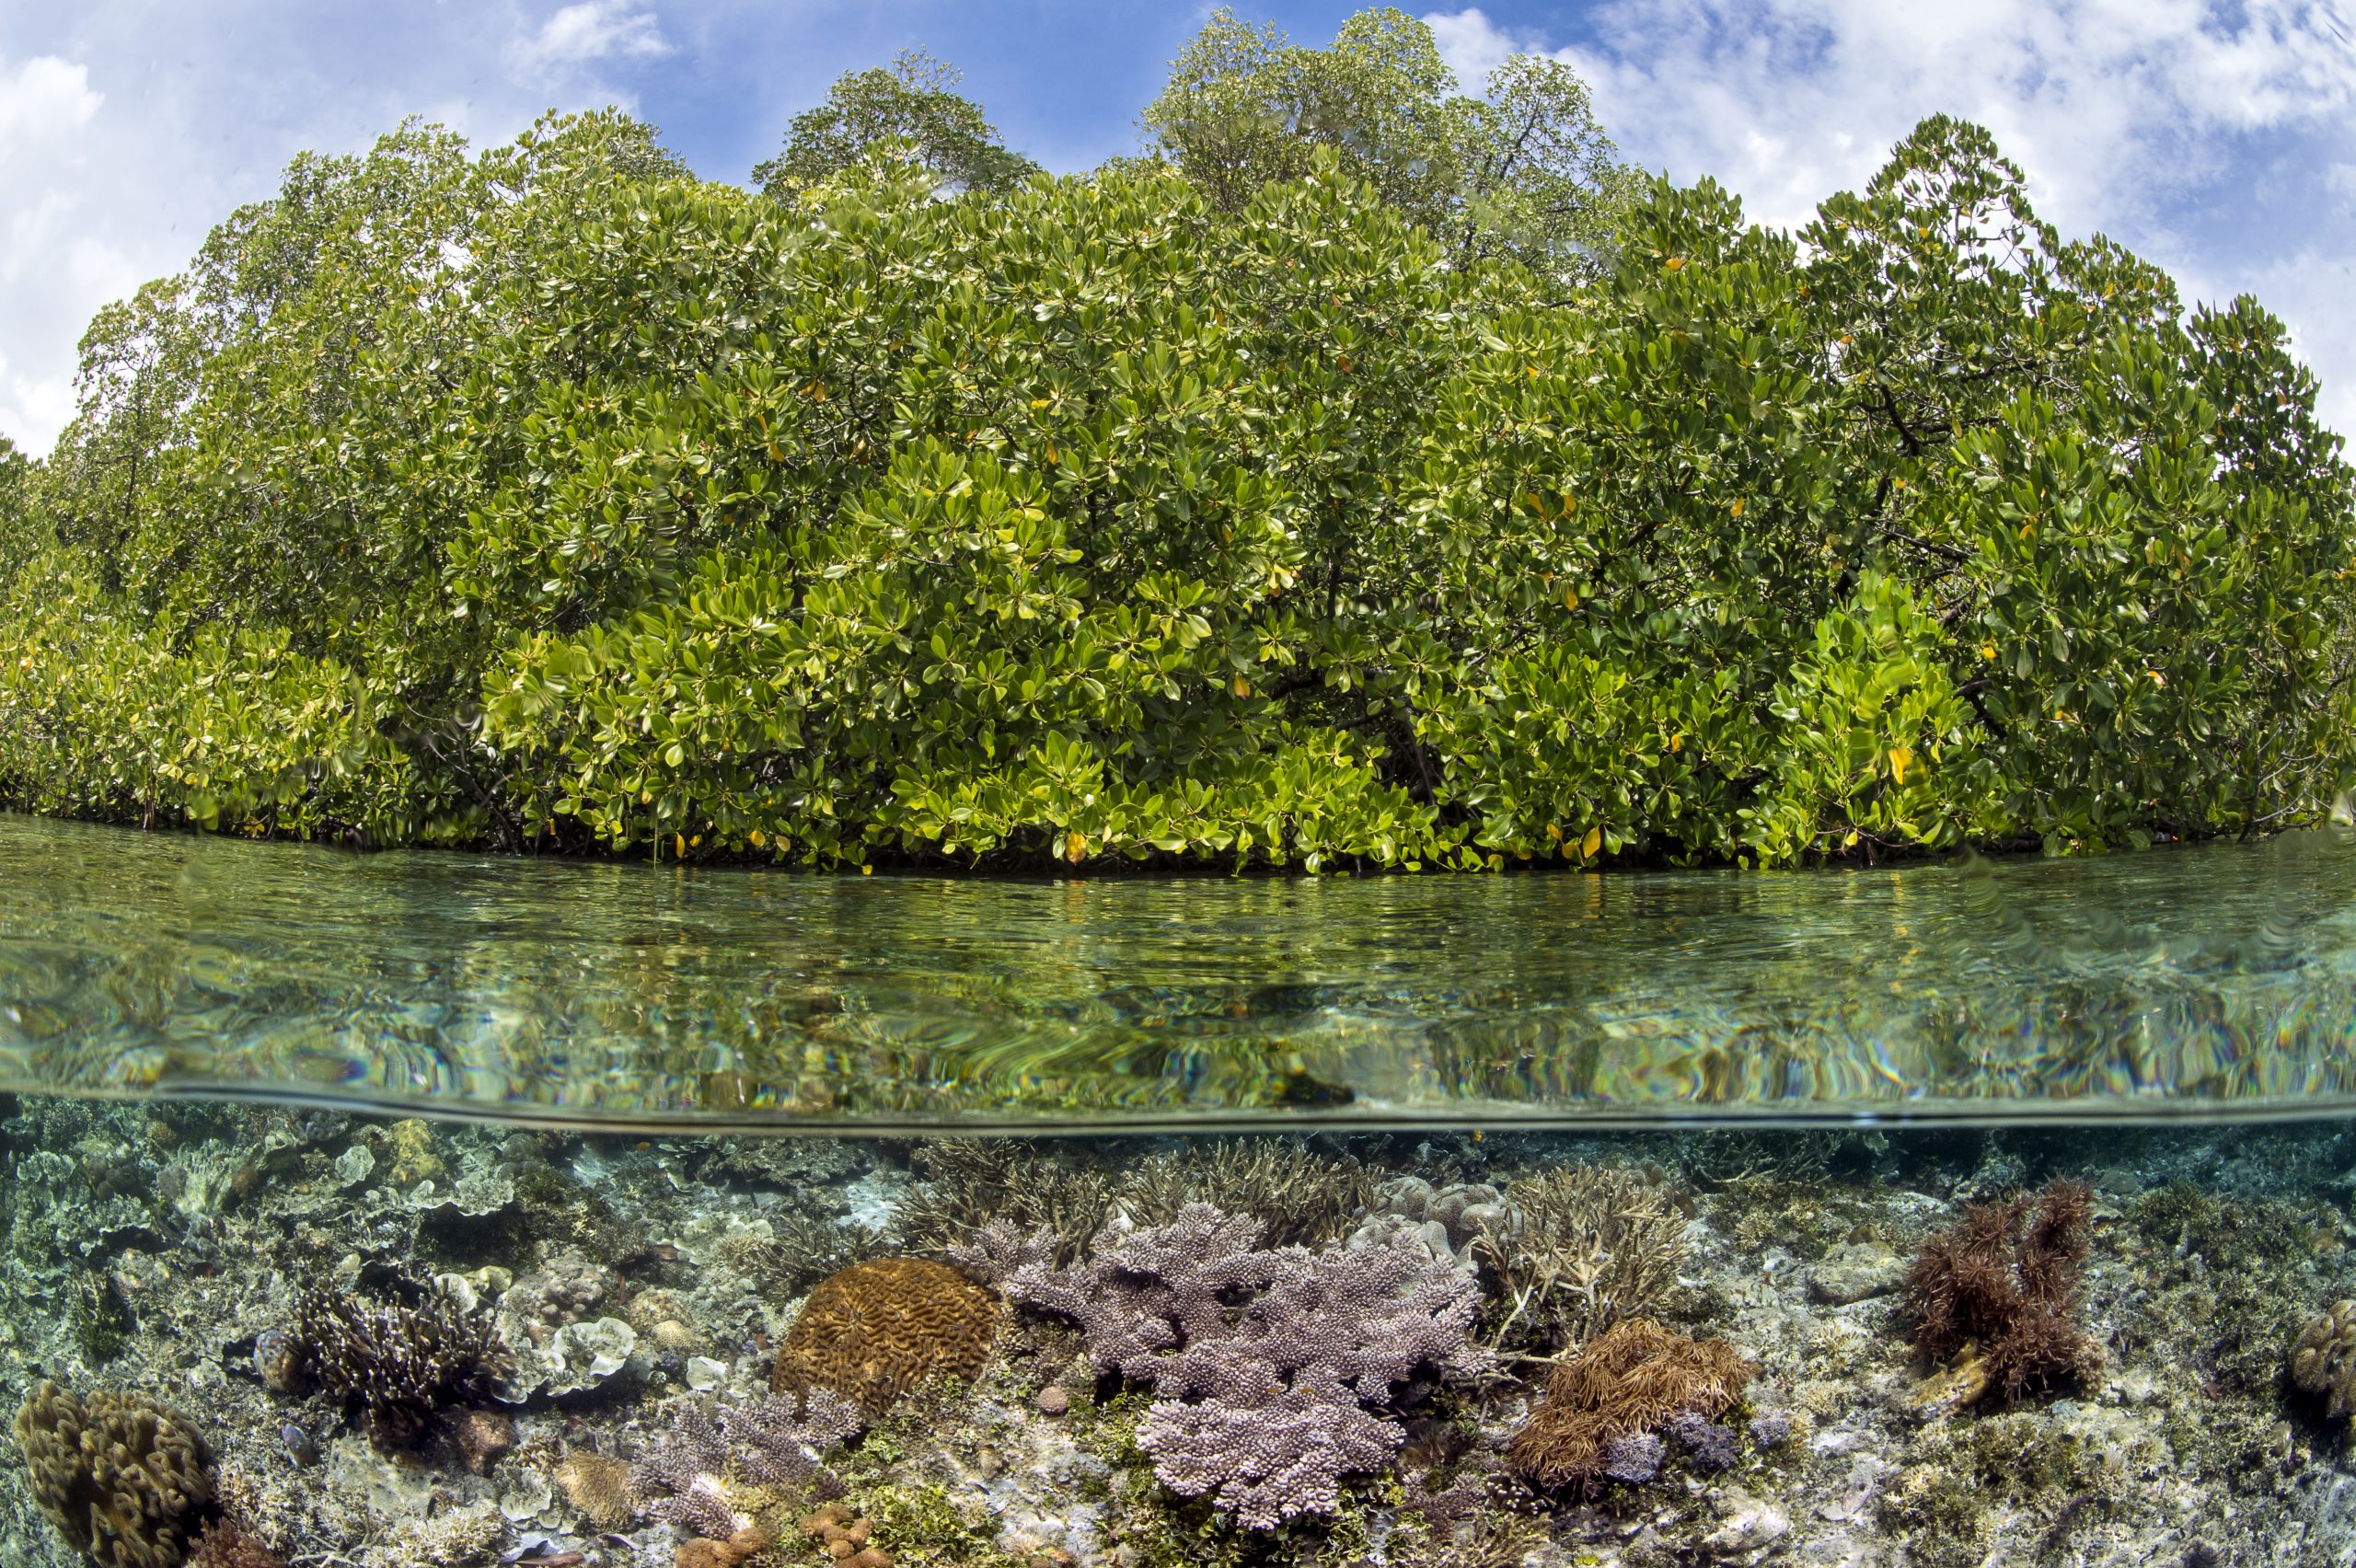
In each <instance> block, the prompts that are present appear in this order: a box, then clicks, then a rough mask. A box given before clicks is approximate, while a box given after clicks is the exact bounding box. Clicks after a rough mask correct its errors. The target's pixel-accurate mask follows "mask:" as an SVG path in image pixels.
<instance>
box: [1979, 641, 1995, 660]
mask: <svg viewBox="0 0 2356 1568" xmlns="http://www.w3.org/2000/svg"><path fill="white" fill-rule="evenodd" d="M1980 656H1981V658H1982V659H1993V658H1994V657H1995V656H1996V645H1995V644H1994V643H1992V642H1983V643H1981V645H1980Z"/></svg>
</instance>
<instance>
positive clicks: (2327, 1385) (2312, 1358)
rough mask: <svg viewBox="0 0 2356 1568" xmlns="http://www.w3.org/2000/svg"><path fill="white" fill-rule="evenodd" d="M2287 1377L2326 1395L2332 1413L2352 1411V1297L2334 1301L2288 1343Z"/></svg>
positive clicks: (2355, 1379)
mask: <svg viewBox="0 0 2356 1568" xmlns="http://www.w3.org/2000/svg"><path fill="white" fill-rule="evenodd" d="M2291 1380H2292V1382H2294V1383H2296V1384H2298V1385H2299V1387H2301V1388H2302V1389H2306V1391H2307V1392H2309V1393H2311V1394H2327V1395H2329V1396H2330V1399H2331V1405H2330V1413H2331V1414H2332V1415H2334V1416H2342V1415H2346V1414H2348V1413H2349V1412H2351V1411H2356V1301H2339V1302H2335V1303H2333V1305H2332V1309H2331V1310H2330V1311H2328V1312H2326V1313H2325V1314H2324V1315H2323V1316H2322V1317H2320V1318H2317V1319H2316V1320H2315V1321H2314V1322H2312V1323H2309V1324H2308V1325H2307V1326H2306V1330H2305V1332H2303V1333H2301V1334H2300V1335H2299V1343H2297V1344H2295V1345H2293V1346H2292V1347H2291Z"/></svg>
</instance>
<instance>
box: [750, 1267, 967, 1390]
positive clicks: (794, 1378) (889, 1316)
mask: <svg viewBox="0 0 2356 1568" xmlns="http://www.w3.org/2000/svg"><path fill="white" fill-rule="evenodd" d="M998 1318H999V1302H998V1297H997V1296H996V1295H994V1294H993V1293H991V1292H990V1291H987V1290H985V1289H983V1288H982V1287H981V1286H977V1285H975V1284H973V1283H972V1282H971V1281H969V1280H968V1279H966V1278H965V1276H964V1275H963V1274H959V1273H958V1272H957V1271H956V1270H955V1269H953V1268H951V1267H949V1266H948V1265H947V1264H945V1263H935V1262H926V1261H925V1260H924V1259H921V1258H879V1259H876V1260H874V1261H872V1262H864V1263H853V1264H852V1265H851V1266H850V1267H849V1268H847V1269H844V1270H843V1271H841V1272H840V1273H839V1274H830V1275H828V1276H827V1277H826V1279H824V1280H822V1281H820V1282H819V1284H818V1287H817V1288H816V1289H815V1290H813V1291H812V1292H811V1293H810V1299H809V1300H808V1301H807V1302H805V1303H804V1304H803V1309H802V1315H801V1316H800V1317H799V1318H796V1319H795V1320H793V1327H792V1329H791V1331H790V1332H788V1333H787V1334H786V1336H785V1343H783V1344H782V1345H780V1346H779V1347H778V1353H777V1365H776V1366H775V1367H774V1368H773V1369H772V1370H771V1372H770V1375H769V1386H770V1387H771V1388H773V1389H776V1390H777V1391H778V1392H780V1393H806V1392H808V1391H809V1390H810V1389H833V1390H834V1391H835V1392H837V1393H838V1394H841V1395H843V1396H844V1397H845V1398H847V1399H849V1400H851V1401H853V1402H855V1403H856V1404H858V1405H859V1407H860V1409H861V1410H864V1411H865V1412H867V1413H868V1414H870V1415H881V1414H882V1413H883V1412H884V1411H886V1410H888V1409H890V1408H891V1406H892V1403H893V1401H895V1400H897V1399H898V1398H899V1397H900V1396H901V1395H902V1394H905V1393H907V1391H908V1390H909V1389H912V1388H914V1387H915V1386H916V1385H917V1384H918V1382H920V1381H922V1380H923V1379H924V1378H927V1377H928V1376H930V1375H931V1374H932V1373H935V1372H953V1373H955V1374H956V1375H957V1376H958V1377H961V1378H971V1377H973V1376H975V1375H976V1373H978V1372H980V1371H981V1369H982V1362H983V1361H984V1360H985V1359H986V1358H987V1356H988V1355H989V1349H990V1342H991V1340H992V1339H993V1338H995V1337H996V1335H997V1332H998Z"/></svg>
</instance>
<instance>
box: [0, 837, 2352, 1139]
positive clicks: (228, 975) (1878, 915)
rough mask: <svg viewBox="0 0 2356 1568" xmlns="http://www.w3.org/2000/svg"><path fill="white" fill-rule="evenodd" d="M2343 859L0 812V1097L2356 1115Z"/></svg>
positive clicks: (961, 1118)
mask: <svg viewBox="0 0 2356 1568" xmlns="http://www.w3.org/2000/svg"><path fill="white" fill-rule="evenodd" d="M2351 1047H2356V848H2351V847H2350V844H2349V842H2348V841H2347V840H2346V839H2345V838H2344V837H2342V836H2335V835H2332V834H2328V833H2316V834H2310V835H2302V836H2292V837H2286V838H2281V839H2277V840H2272V841H2269V842H2266V843H2262V844H2254V845H2217V846H2210V847H2198V848H2178V849H2166V850H2157V851H2152V852H2147V853H2144V854H2140V855H2126V856H2117V857H2111V858H2108V859H2094V860H2083V861H2074V862H2008V863H2002V864H1990V863H1986V862H1980V863H1974V864H1954V863H1948V864H1926V865H1915V866H1909V867H1903V868H1899V869H1890V870H1865V871H1838V872H1804V873H1784V874H1770V875H1760V874H1750V875H1745V874H1739V873H1732V872H1724V871H1708V872H1623V873H1616V874H1612V875H1608V876H1592V875H1573V874H1542V875H1510V876H1503V877H1456V876H1431V877H1414V878H1410V877H1390V878H1369V879H1360V880H1344V879H1328V880H1322V881H1313V882H1312V881H1276V880H1238V879H1228V878H1221V877H1200V878H1190V879H1157V880H1140V879H1101V880H1095V881H1089V882H1050V881H1038V882H1008V881H976V880H970V879H968V880H956V879H944V878H929V877H918V876H888V877H881V876H880V877H874V878H848V877H814V876H806V875H797V874H793V873H789V872H780V871H745V870H700V871H699V870H680V869H676V868H668V867H653V866H646V865H639V864H578V863H565V862H554V861H529V860H518V859H492V858H488V857H468V856H456V855H437V854H427V853H395V854H384V855H376V856H355V855H349V854H343V853H338V852H333V851H328V850H321V849H316V848H308V847H294V846H275V845H255V844H247V843H239V842H233V841H225V840H220V839H205V838H196V837H181V836H142V835H138V834H134V833H130V832H126V831H122V830H117V829H109V828H99V827H91V826H87V825H80V824H61V823H53V822H48V821H41V820H36V819H29V818H25V817H19V816H6V815H0V1089H15V1090H44V1091H66V1092H76V1093H105V1092H116V1093H133V1094H173V1093H225V1094H232V1095H235V1096H237V1097H241V1098H247V1099H260V1098H271V1097H287V1098H298V1099H306V1100H324V1101H338V1102H351V1103H353V1104H366V1105H374V1106H377V1107H383V1108H388V1109H395V1110H399V1109H404V1108H415V1109H418V1110H423V1111H427V1112H431V1113H448V1114H456V1115H469V1114H472V1115H490V1116H508V1117H517V1118H525V1119H538V1120H549V1121H580V1122H588V1123H595V1122H614V1123H619V1124H661V1125H687V1124H710V1125H715V1126H717V1125H739V1126H741V1125H750V1124H769V1125H790V1126H795V1127H806V1128H813V1129H816V1128H847V1129H866V1130H883V1129H888V1128H892V1127H897V1126H904V1125H912V1124H960V1125H973V1126H1011V1125H1028V1126H1040V1127H1053V1128H1056V1129H1058V1130H1069V1129H1076V1128H1085V1127H1120V1126H1133V1127H1146V1126H1154V1125H1164V1126H1167V1125H1178V1126H1187V1125H1203V1126H1211V1125H1218V1124H1253V1123H1257V1124H1301V1123H1303V1122H1305V1121H1317V1122H1324V1123H1348V1124H1390V1125H1410V1126H1413V1125H1423V1124H1448V1123H1455V1124H1464V1123H1476V1124H1477V1123H1487V1124H1500V1123H1517V1122H1531V1121H1549V1120H1552V1121H1565V1122H1573V1123H1579V1124H1598V1125H1600V1124H1608V1123H1613V1122H1618V1123H1646V1122H1660V1121H1674V1120H1680V1119H1685V1120H1690V1119H1694V1118H1702V1119H1724V1120H1739V1119H1745V1118H1782V1119H1824V1118H1848V1117H1854V1116H1905V1117H1916V1118H1974V1117H1979V1118H1985V1117H1997V1118H2015V1117H2017V1118H2022V1119H2033V1118H2045V1117H2060V1118H2061V1119H2064V1120H2072V1121H2076V1120H2084V1119H2091V1118H2103V1117H2135V1116H2142V1117H2174V1116H2194V1117H2199V1116H2209V1115H2229V1114H2231V1115H2244V1114H2258V1115H2283V1114H2310V1113H2329V1112H2333V1111H2338V1110H2340V1109H2344V1108H2347V1107H2350V1105H2356V1049H2351Z"/></svg>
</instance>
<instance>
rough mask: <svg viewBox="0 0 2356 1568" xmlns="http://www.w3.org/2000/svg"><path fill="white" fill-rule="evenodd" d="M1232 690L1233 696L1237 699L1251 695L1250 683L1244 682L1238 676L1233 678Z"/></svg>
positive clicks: (1240, 676)
mask: <svg viewBox="0 0 2356 1568" xmlns="http://www.w3.org/2000/svg"><path fill="white" fill-rule="evenodd" d="M1234 690H1235V695H1236V696H1238V697H1250V696H1251V695H1252V683H1251V682H1250V681H1247V680H1245V679H1244V678H1243V677H1242V675H1238V676H1236V677H1235V687H1234Z"/></svg>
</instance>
